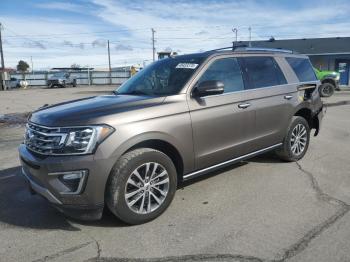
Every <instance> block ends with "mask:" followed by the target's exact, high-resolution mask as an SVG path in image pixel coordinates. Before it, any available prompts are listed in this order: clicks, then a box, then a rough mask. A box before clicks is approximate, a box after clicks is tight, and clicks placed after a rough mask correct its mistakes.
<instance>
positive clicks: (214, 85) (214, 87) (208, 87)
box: [193, 80, 224, 97]
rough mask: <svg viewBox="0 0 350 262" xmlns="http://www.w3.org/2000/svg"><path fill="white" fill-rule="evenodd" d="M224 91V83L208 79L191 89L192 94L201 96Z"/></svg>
mask: <svg viewBox="0 0 350 262" xmlns="http://www.w3.org/2000/svg"><path fill="white" fill-rule="evenodd" d="M223 92H224V83H223V82H220V81H217V80H209V81H204V82H202V83H200V84H199V85H198V86H197V87H196V88H195V89H194V91H193V96H195V97H203V96H211V95H219V94H222V93H223Z"/></svg>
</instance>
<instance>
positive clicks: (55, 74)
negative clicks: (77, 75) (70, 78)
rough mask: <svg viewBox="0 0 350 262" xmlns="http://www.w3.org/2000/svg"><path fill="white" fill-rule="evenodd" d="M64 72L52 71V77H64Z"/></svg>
mask: <svg viewBox="0 0 350 262" xmlns="http://www.w3.org/2000/svg"><path fill="white" fill-rule="evenodd" d="M65 74H66V73H65V72H58V73H54V74H53V75H52V76H53V77H64V76H65Z"/></svg>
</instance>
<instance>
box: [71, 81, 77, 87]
mask: <svg viewBox="0 0 350 262" xmlns="http://www.w3.org/2000/svg"><path fill="white" fill-rule="evenodd" d="M72 86H73V87H77V80H75V79H74V80H73V83H72Z"/></svg>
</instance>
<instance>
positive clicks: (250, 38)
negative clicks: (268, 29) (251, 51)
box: [248, 26, 252, 47]
mask: <svg viewBox="0 0 350 262" xmlns="http://www.w3.org/2000/svg"><path fill="white" fill-rule="evenodd" d="M248 30H249V47H252V28H251V27H250V26H249V28H248Z"/></svg>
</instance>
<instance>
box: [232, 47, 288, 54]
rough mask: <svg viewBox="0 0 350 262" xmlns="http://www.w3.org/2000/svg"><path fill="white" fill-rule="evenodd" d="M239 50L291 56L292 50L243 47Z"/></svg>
mask: <svg viewBox="0 0 350 262" xmlns="http://www.w3.org/2000/svg"><path fill="white" fill-rule="evenodd" d="M239 49H241V48H240V47H238V48H235V49H234V50H235V51H236V50H239ZM241 50H243V51H259V52H279V53H287V54H293V51H292V50H287V49H280V48H265V47H244V48H242V49H241Z"/></svg>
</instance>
